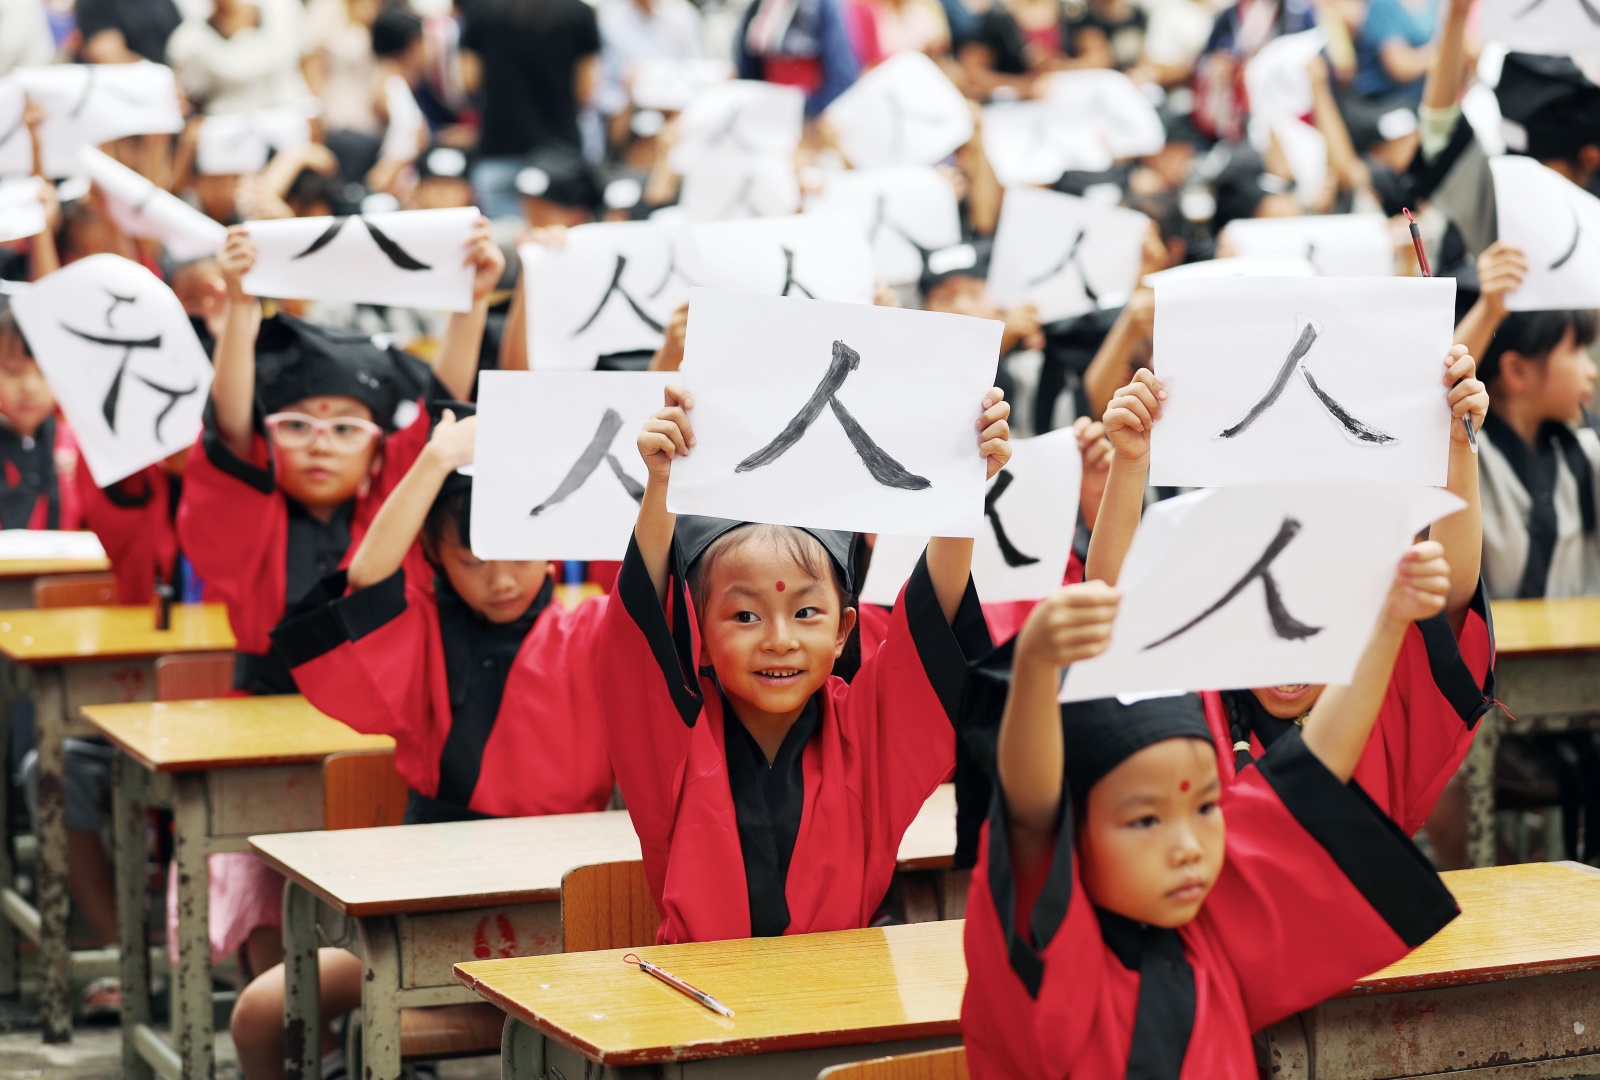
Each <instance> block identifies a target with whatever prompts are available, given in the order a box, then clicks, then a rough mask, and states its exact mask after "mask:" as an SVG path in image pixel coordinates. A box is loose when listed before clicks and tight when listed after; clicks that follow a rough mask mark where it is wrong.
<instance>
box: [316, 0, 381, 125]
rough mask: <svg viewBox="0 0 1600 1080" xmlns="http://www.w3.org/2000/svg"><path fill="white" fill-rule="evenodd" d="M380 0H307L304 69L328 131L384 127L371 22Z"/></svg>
mask: <svg viewBox="0 0 1600 1080" xmlns="http://www.w3.org/2000/svg"><path fill="white" fill-rule="evenodd" d="M382 6H383V3H382V0H310V2H309V3H308V4H306V56H305V62H304V64H303V65H302V68H303V70H304V72H305V77H306V82H308V83H310V84H311V92H312V93H314V94H316V95H317V97H319V98H321V99H322V123H323V125H324V126H325V127H326V128H327V129H328V130H329V131H359V132H361V133H362V134H363V135H376V134H378V133H379V131H380V130H382V124H380V123H379V121H378V112H377V109H376V108H375V107H374V103H375V102H376V101H377V100H378V94H379V93H380V92H381V84H382V80H381V78H380V77H379V74H378V60H377V58H376V57H375V56H373V54H372V24H373V21H374V20H375V19H377V17H378V11H379V9H380V8H382Z"/></svg>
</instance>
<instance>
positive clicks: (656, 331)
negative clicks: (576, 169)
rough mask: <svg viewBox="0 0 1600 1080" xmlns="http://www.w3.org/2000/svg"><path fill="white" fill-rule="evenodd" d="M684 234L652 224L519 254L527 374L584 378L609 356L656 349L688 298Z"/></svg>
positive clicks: (573, 234)
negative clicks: (581, 374)
mask: <svg viewBox="0 0 1600 1080" xmlns="http://www.w3.org/2000/svg"><path fill="white" fill-rule="evenodd" d="M689 243H690V238H689V236H688V231H687V230H686V229H683V228H674V227H672V226H667V225H657V224H655V223H653V222H644V221H640V222H618V223H609V222H608V223H603V224H598V225H580V226H578V227H577V228H575V229H571V230H569V231H568V232H567V241H566V245H565V247H560V248H544V247H540V246H539V245H537V244H528V245H525V246H524V247H523V248H522V266H523V273H525V274H526V275H527V279H526V280H527V295H528V358H529V363H530V364H531V365H532V366H533V368H534V369H535V370H550V369H568V370H588V369H591V368H593V367H594V366H595V362H596V361H597V360H598V359H599V358H600V357H601V356H606V355H609V354H611V353H619V352H634V351H638V350H642V349H651V350H654V349H657V348H659V347H660V346H661V340H662V336H663V328H664V327H665V326H666V325H667V323H668V322H669V321H670V320H671V318H672V313H673V312H674V311H675V310H676V309H677V308H678V305H680V304H682V303H683V302H684V301H685V300H687V299H688V298H689V286H690V284H692V283H693V281H694V279H693V278H692V277H691V276H690V262H691V261H692V253H691V251H690V249H689Z"/></svg>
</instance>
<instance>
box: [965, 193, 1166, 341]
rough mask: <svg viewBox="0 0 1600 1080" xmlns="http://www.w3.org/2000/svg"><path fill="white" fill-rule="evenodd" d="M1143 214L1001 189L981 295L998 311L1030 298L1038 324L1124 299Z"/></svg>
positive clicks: (1136, 260)
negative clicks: (986, 285) (985, 294)
mask: <svg viewBox="0 0 1600 1080" xmlns="http://www.w3.org/2000/svg"><path fill="white" fill-rule="evenodd" d="M1149 229H1150V219H1149V218H1147V217H1145V216H1144V215H1143V214H1141V213H1138V212H1137V211H1134V210H1125V209H1123V208H1121V207H1117V206H1100V205H1098V204H1097V203H1093V202H1090V201H1089V200H1087V199H1081V198H1079V197H1077V196H1076V195H1063V194H1061V193H1059V192H1055V191H1046V190H1043V189H1038V188H1016V189H1014V190H1012V191H1008V192H1006V198H1005V202H1004V203H1003V204H1002V205H1001V208H1000V226H999V228H998V229H997V230H996V231H995V239H994V254H993V256H992V258H991V260H990V263H989V294H990V295H991V296H993V297H994V302H995V303H997V304H999V305H1000V306H1001V307H1002V308H1007V309H1009V308H1012V307H1015V306H1017V305H1018V304H1023V303H1031V304H1032V305H1033V306H1034V307H1035V308H1036V309H1037V310H1038V312H1039V321H1040V322H1042V323H1052V322H1057V321H1059V320H1061V319H1066V318H1070V317H1072V316H1074V315H1082V314H1084V313H1085V312H1089V311H1093V310H1095V309H1096V308H1098V307H1100V306H1102V304H1106V305H1111V304H1120V303H1124V302H1126V300H1127V298H1128V295H1129V294H1130V293H1132V292H1133V290H1134V288H1135V286H1137V285H1138V283H1139V265H1140V260H1141V253H1142V249H1143V244H1144V239H1145V234H1146V233H1147V232H1148V231H1149Z"/></svg>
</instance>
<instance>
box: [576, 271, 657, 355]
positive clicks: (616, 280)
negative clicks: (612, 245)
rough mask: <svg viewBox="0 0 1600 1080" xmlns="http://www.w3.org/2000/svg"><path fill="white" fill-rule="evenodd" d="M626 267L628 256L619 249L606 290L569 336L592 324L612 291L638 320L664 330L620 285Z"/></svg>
mask: <svg viewBox="0 0 1600 1080" xmlns="http://www.w3.org/2000/svg"><path fill="white" fill-rule="evenodd" d="M627 268H628V257H627V256H626V255H624V254H622V253H621V252H620V251H619V252H617V267H616V269H615V270H614V271H612V274H611V284H609V285H607V286H606V291H605V292H604V293H603V294H601V297H600V302H599V303H598V304H596V305H595V306H594V310H593V311H591V312H589V317H588V318H587V319H585V320H583V323H582V324H581V325H580V326H579V327H578V328H577V329H576V330H574V331H573V332H572V334H571V335H570V336H571V337H577V336H578V335H579V334H581V333H583V332H584V331H585V330H587V329H589V327H591V326H593V325H594V321H595V320H596V319H598V318H599V317H600V312H601V311H603V310H604V309H605V306H606V304H607V302H609V301H610V299H611V295H612V294H613V293H616V294H619V295H620V296H621V297H622V298H623V299H624V300H626V301H627V302H628V306H629V307H630V308H632V309H633V313H634V314H635V315H637V316H639V319H640V321H642V322H643V323H644V324H645V325H646V326H648V327H649V328H650V329H652V330H654V331H655V332H656V333H658V334H659V333H662V332H663V331H664V329H665V328H664V327H663V326H662V324H661V323H659V322H657V321H656V320H655V319H652V318H651V317H650V315H649V313H648V312H646V311H645V309H644V308H642V307H640V306H639V303H638V301H636V300H635V299H634V298H633V296H632V295H631V294H630V293H629V292H628V290H627V289H624V288H623V287H622V273H623V271H624V270H626V269H627Z"/></svg>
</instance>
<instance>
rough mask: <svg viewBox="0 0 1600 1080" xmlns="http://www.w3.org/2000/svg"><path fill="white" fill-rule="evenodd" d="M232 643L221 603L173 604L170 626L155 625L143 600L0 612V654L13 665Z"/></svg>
mask: <svg viewBox="0 0 1600 1080" xmlns="http://www.w3.org/2000/svg"><path fill="white" fill-rule="evenodd" d="M233 647H234V640H233V631H232V630H231V629H229V627H228V613H227V610H226V609H225V608H224V607H223V606H222V605H221V604H174V605H172V628H171V629H170V630H157V629H156V628H155V612H154V610H153V609H152V608H151V607H150V606H149V605H148V604H141V605H137V606H129V607H66V608H48V609H44V610H23V611H0V654H4V655H5V656H6V657H7V658H8V659H10V660H12V661H14V662H16V663H19V664H60V663H68V662H72V661H85V660H132V659H149V658H151V657H157V656H167V655H169V654H172V653H191V652H228V651H230V650H232V649H233Z"/></svg>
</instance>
